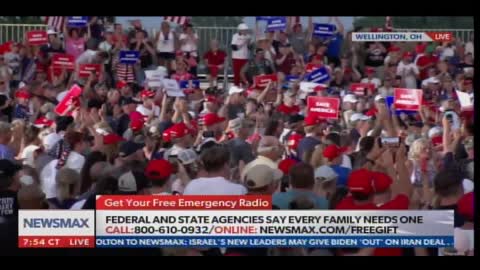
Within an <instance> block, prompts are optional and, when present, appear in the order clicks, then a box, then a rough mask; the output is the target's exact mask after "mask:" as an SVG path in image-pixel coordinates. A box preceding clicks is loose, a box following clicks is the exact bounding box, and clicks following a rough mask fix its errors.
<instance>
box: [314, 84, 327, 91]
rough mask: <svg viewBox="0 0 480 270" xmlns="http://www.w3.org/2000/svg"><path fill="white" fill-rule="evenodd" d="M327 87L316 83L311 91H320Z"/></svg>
mask: <svg viewBox="0 0 480 270" xmlns="http://www.w3.org/2000/svg"><path fill="white" fill-rule="evenodd" d="M325 89H327V87H326V86H325V85H317V86H315V88H313V91H315V92H321V91H323V90H325Z"/></svg>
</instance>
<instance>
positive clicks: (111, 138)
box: [103, 133, 125, 145]
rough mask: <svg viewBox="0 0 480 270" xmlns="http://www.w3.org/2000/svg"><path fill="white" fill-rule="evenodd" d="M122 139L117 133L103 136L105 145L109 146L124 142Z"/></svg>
mask: <svg viewBox="0 0 480 270" xmlns="http://www.w3.org/2000/svg"><path fill="white" fill-rule="evenodd" d="M124 140H125V139H123V138H122V137H120V136H118V135H117V134H115V133H110V134H107V135H105V136H103V144H105V145H109V144H115V143H119V142H122V141H124Z"/></svg>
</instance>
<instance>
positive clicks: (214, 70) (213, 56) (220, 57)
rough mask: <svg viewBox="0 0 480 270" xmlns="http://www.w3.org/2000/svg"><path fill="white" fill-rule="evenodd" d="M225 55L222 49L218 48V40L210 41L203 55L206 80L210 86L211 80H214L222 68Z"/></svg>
mask: <svg viewBox="0 0 480 270" xmlns="http://www.w3.org/2000/svg"><path fill="white" fill-rule="evenodd" d="M226 57H227V55H226V54H225V52H224V51H222V50H219V49H218V41H217V40H212V41H210V50H209V51H208V52H206V53H205V54H204V56H203V60H204V61H205V66H207V73H208V74H209V75H208V81H209V82H210V86H213V81H216V79H217V75H218V72H219V71H220V70H222V69H223V66H224V64H225V58H226Z"/></svg>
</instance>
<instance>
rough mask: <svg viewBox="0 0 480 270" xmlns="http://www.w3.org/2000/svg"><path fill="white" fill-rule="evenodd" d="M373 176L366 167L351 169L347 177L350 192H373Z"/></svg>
mask: <svg viewBox="0 0 480 270" xmlns="http://www.w3.org/2000/svg"><path fill="white" fill-rule="evenodd" d="M373 179H374V176H373V174H372V172H370V171H369V170H367V169H359V170H355V171H353V172H352V173H351V174H350V176H349V177H348V182H347V187H348V189H349V190H350V192H356V193H363V194H365V195H370V194H372V193H374V192H375V186H374V180H373Z"/></svg>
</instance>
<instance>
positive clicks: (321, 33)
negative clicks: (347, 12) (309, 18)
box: [313, 23, 337, 38]
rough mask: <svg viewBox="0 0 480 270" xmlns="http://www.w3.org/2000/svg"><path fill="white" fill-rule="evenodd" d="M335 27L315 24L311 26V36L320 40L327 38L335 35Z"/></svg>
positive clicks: (326, 24)
mask: <svg viewBox="0 0 480 270" xmlns="http://www.w3.org/2000/svg"><path fill="white" fill-rule="evenodd" d="M336 31H337V27H336V26H335V25H334V24H328V23H315V24H313V35H314V36H316V37H321V38H328V37H332V36H334V35H335V32H336Z"/></svg>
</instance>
